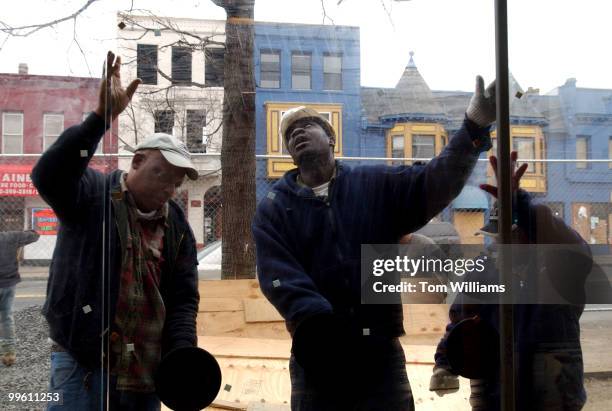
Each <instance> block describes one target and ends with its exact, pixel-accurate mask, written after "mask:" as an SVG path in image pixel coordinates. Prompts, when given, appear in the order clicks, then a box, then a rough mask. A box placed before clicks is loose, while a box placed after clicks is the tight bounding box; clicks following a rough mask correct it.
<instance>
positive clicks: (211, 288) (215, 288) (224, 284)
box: [199, 280, 265, 299]
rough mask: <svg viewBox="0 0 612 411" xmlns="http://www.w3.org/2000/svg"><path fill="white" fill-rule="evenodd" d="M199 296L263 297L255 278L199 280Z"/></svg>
mask: <svg viewBox="0 0 612 411" xmlns="http://www.w3.org/2000/svg"><path fill="white" fill-rule="evenodd" d="M199 291H200V298H211V297H221V298H226V297H239V298H241V299H242V298H265V297H264V296H263V294H262V293H261V290H260V289H259V283H258V282H257V280H201V281H200V282H199Z"/></svg>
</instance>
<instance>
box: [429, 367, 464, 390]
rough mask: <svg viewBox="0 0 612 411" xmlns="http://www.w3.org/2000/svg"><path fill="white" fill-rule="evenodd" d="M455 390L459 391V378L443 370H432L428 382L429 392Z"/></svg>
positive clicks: (437, 368)
mask: <svg viewBox="0 0 612 411" xmlns="http://www.w3.org/2000/svg"><path fill="white" fill-rule="evenodd" d="M457 389H459V377H457V376H456V375H455V374H453V373H451V372H450V371H448V370H446V369H444V368H439V367H436V368H434V371H433V374H432V376H431V379H430V380H429V391H442V390H457ZM439 394H442V393H439Z"/></svg>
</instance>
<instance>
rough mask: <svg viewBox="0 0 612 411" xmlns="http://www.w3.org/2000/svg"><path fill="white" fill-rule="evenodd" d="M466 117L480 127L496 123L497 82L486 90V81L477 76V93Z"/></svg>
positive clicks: (471, 101)
mask: <svg viewBox="0 0 612 411" xmlns="http://www.w3.org/2000/svg"><path fill="white" fill-rule="evenodd" d="M466 115H467V118H468V119H470V120H472V121H473V122H474V123H476V124H478V126H480V127H486V126H488V125H490V124H491V123H493V122H494V121H495V117H496V111H495V80H493V82H492V83H491V84H489V87H487V89H486V90H485V88H484V80H483V79H482V77H481V76H476V91H475V92H474V95H473V96H472V99H471V100H470V104H469V106H468V108H467V111H466Z"/></svg>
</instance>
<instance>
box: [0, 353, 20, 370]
mask: <svg viewBox="0 0 612 411" xmlns="http://www.w3.org/2000/svg"><path fill="white" fill-rule="evenodd" d="M15 361H17V356H16V355H15V353H14V352H7V353H6V354H4V355H3V356H2V364H4V365H5V366H7V367H10V366H11V365H13V364H15Z"/></svg>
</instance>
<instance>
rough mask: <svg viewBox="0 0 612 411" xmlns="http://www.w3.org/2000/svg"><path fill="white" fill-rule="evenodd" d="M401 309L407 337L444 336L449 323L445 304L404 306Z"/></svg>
mask: <svg viewBox="0 0 612 411" xmlns="http://www.w3.org/2000/svg"><path fill="white" fill-rule="evenodd" d="M403 308H404V330H405V331H406V334H407V335H419V334H435V335H439V336H442V335H443V334H444V329H445V327H446V324H447V323H448V321H449V320H448V305H447V304H405V305H404V306H403Z"/></svg>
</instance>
